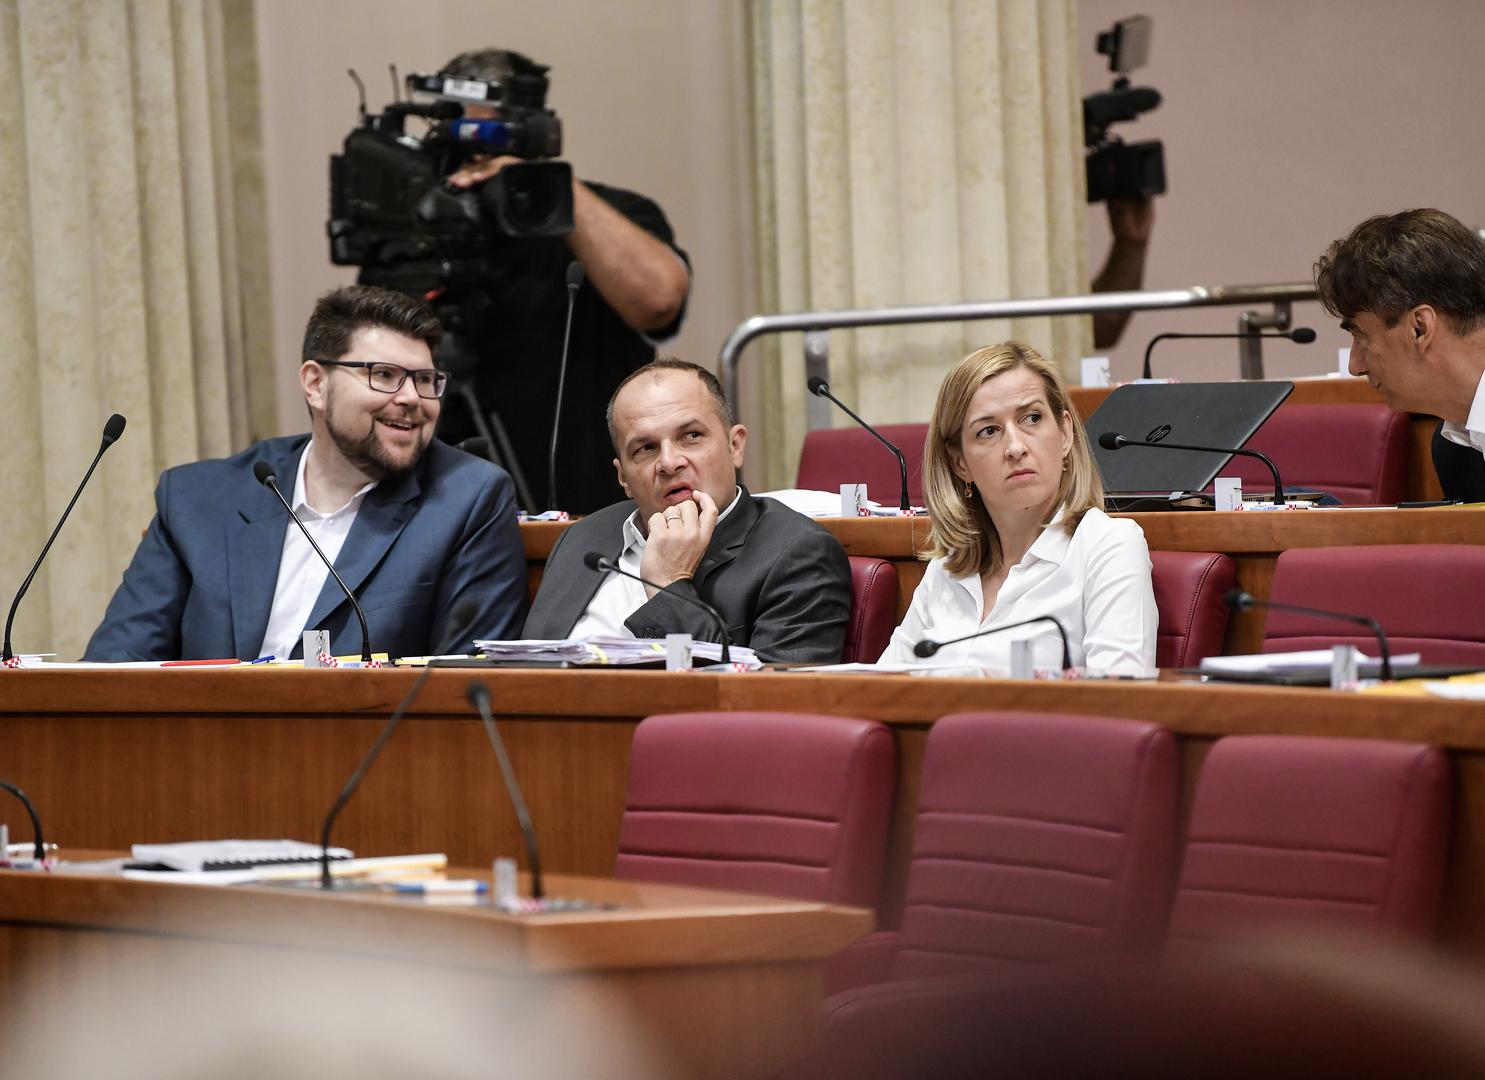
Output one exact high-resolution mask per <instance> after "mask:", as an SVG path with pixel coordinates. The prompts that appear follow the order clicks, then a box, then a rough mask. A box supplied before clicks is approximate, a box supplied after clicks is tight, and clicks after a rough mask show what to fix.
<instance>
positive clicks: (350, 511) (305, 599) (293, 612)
mask: <svg viewBox="0 0 1485 1080" xmlns="http://www.w3.org/2000/svg"><path fill="white" fill-rule="evenodd" d="M313 445H314V440H312V439H311V440H310V442H309V443H308V444H307V445H306V446H305V447H304V453H302V454H300V455H299V469H298V471H297V472H296V473H295V475H294V496H293V498H291V499H290V500H289V505H290V506H292V507H293V508H294V513H296V514H298V515H299V520H301V521H303V522H304V527H305V528H306V529H308V530H309V532H310V535H311V536H313V537H314V538H315V543H317V544H319V545H320V549H321V550H322V551H324V553H325V558H327V559H329V560H330V561H331V562H334V561H335V558H336V556H338V555H339V554H340V549H341V548H342V547H343V546H344V545H345V538H346V536H347V535H348V534H349V533H350V531H351V526H352V525H354V524H355V523H356V513H357V511H359V510H360V509H361V503H362V502H363V501H365V499H366V493H367V492H368V491H370V490H371V489H372V488H374V487H376V481H375V480H373V481H372V482H371V483H369V484H367V485H366V486H365V487H363V488H362V489H361V490H360V491H358V492H356V493H355V494H354V495H352V496H351V498H350V501H349V502H347V503H346V504H345V505H344V506H342V507H340V509H338V510H332V511H331V512H330V513H328V514H322V513H320V512H319V511H318V510H316V509H315V508H314V507H312V506H310V505H309V503H308V502H306V501H305V499H306V497H307V496H306V492H305V487H304V465H305V462H307V461H308V460H309V451H310V447H312V446H313ZM329 576H330V571H329V569H328V568H327V567H326V566H325V564H324V562H323V561H322V560H321V559H320V557H319V556H318V555H316V554H315V549H314V548H312V547H310V546H309V541H308V540H306V539H305V538H304V533H302V532H300V531H299V526H298V525H295V524H294V523H293V522H292V521H288V522H285V523H284V550H283V554H282V555H280V556H279V561H278V583H277V584H276V585H275V586H274V588H273V607H272V608H271V609H270V610H269V612H268V629H267V630H265V631H264V632H263V644H262V645H260V646H259V647H258V655H259V656H276V657H278V659H280V660H287V659H288V658H289V656H290V654H291V653H293V651H294V646H296V645H298V644H299V641H300V639H301V638H302V637H303V635H304V631H305V629H306V627H305V625H304V624H305V622H306V621H307V620H308V619H309V616H310V612H312V611H313V610H314V606H315V601H316V600H318V599H319V597H320V590H321V589H322V588H324V586H325V579H326V578H327V577H329ZM308 629H311V630H312V629H314V627H309V628H308Z"/></svg>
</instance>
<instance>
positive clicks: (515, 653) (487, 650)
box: [474, 638, 592, 664]
mask: <svg viewBox="0 0 1485 1080" xmlns="http://www.w3.org/2000/svg"><path fill="white" fill-rule="evenodd" d="M474 647H475V648H476V649H478V650H479V651H480V652H482V653H484V654H485V655H486V656H488V657H489V658H490V659H491V660H543V661H558V660H566V661H567V662H568V663H572V664H588V663H592V653H590V652H588V647H587V646H586V645H584V644H583V642H582V640H581V639H579V638H568V639H567V640H565V641H562V640H554V639H546V638H524V639H522V640H520V641H476V642H475V643H474Z"/></svg>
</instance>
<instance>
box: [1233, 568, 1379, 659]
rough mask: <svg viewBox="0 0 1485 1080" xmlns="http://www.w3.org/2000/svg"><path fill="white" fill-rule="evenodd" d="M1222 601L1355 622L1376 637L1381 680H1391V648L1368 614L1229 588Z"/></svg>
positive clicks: (1236, 608) (1241, 606) (1243, 607)
mask: <svg viewBox="0 0 1485 1080" xmlns="http://www.w3.org/2000/svg"><path fill="white" fill-rule="evenodd" d="M1222 602H1223V603H1224V604H1226V605H1227V607H1228V608H1229V609H1231V610H1232V611H1247V610H1248V609H1250V608H1255V607H1262V608H1271V609H1273V610H1274V611H1288V612H1292V613H1293V614H1295V615H1308V616H1309V617H1311V618H1314V619H1335V620H1337V621H1339V622H1348V623H1355V624H1356V625H1357V626H1364V627H1366V628H1367V629H1368V630H1370V631H1371V632H1372V635H1373V636H1374V637H1375V638H1376V639H1377V652H1378V654H1379V655H1380V656H1381V659H1382V679H1383V681H1384V682H1391V681H1392V650H1391V649H1389V648H1388V647H1387V635H1386V634H1385V633H1383V632H1382V624H1381V623H1379V622H1377V620H1376V619H1373V618H1371V617H1370V616H1367V615H1351V614H1348V613H1347V612H1344V611H1322V610H1321V609H1320V608H1307V607H1299V606H1297V605H1295V604H1280V603H1277V602H1275V601H1273V600H1260V599H1258V597H1256V596H1253V595H1251V594H1250V593H1246V592H1244V591H1243V590H1242V589H1229V590H1228V592H1227V593H1226V594H1225V595H1224V596H1223V597H1222Z"/></svg>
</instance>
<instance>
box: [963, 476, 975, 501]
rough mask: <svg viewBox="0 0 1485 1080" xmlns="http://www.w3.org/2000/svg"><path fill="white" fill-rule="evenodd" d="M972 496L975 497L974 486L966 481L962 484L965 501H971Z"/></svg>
mask: <svg viewBox="0 0 1485 1080" xmlns="http://www.w3.org/2000/svg"><path fill="white" fill-rule="evenodd" d="M974 495H975V486H974V485H973V484H971V483H970V482H969V481H968V480H966V481H965V482H964V497H965V498H966V499H972V498H974Z"/></svg>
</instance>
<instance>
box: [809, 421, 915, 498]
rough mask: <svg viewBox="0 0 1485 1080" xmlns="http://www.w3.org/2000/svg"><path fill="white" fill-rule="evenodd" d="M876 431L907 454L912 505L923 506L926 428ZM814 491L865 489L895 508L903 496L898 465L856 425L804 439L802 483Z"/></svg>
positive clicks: (898, 426) (890, 426)
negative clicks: (848, 487) (847, 487)
mask: <svg viewBox="0 0 1485 1080" xmlns="http://www.w3.org/2000/svg"><path fill="white" fill-rule="evenodd" d="M877 430H878V431H880V432H881V433H882V437H883V438H885V439H886V440H887V441H888V442H890V443H892V445H894V446H896V447H897V448H898V449H899V450H901V451H902V456H903V458H904V460H906V461H907V470H908V499H909V500H910V501H911V502H912V504H913V505H914V506H922V505H923V440H924V439H926V438H927V436H928V425H927V424H879V425H877ZM796 483H797V484H798V485H799V486H800V487H802V488H806V489H808V490H811V491H838V490H839V489H840V486H841V485H842V484H865V485H866V493H867V495H869V496H870V497H871V498H872V500H873V501H875V502H879V503H882V504H883V505H886V506H896V505H897V501H898V496H899V494H900V493H901V491H902V473H901V471H900V470H899V469H898V467H897V459H896V458H895V457H893V456H892V453H891V452H890V451H889V450H888V449H887V448H886V447H885V446H883V445H882V444H881V443H879V442H877V441H876V440H875V439H873V438H872V437H871V435H870V434H869V433H867V432H865V431H863V430H862V429H861V428H859V427H855V426H854V425H853V426H851V427H848V428H822V429H821V430H819V431H811V432H810V433H809V434H807V435H806V436H805V437H804V445H803V446H802V447H800V450H799V479H798V480H797V481H796Z"/></svg>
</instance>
